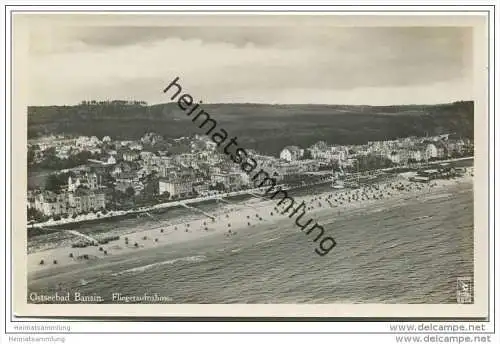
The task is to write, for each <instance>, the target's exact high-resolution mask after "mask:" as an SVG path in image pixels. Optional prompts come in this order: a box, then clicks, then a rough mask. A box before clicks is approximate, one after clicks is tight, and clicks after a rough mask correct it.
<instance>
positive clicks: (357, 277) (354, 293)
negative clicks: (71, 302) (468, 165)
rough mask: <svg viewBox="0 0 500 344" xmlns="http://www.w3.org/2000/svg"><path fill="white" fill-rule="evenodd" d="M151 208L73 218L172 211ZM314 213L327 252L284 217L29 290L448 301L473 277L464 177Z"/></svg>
mask: <svg viewBox="0 0 500 344" xmlns="http://www.w3.org/2000/svg"><path fill="white" fill-rule="evenodd" d="M322 188H323V189H322V190H306V191H301V192H302V193H311V192H318V191H325V190H327V188H328V186H322ZM247 201H248V199H240V200H236V201H234V202H247ZM217 206H218V205H216V204H215V205H214V204H209V205H206V207H208V208H210V209H214V207H217ZM179 211H181V210H179ZM186 211H187V210H186V209H184V210H182V212H186ZM181 215H182V214H181ZM181 215H178V216H181ZM155 216H157V219H156V220H155V221H153V220H152V219H150V218H132V219H130V218H129V219H113V220H108V221H107V222H102V223H99V222H98V223H87V224H82V225H79V226H83V227H85V228H86V229H87V230H89V231H92V230H95V231H99V230H102V228H104V229H106V228H109V227H113V228H124V229H126V228H131V227H134V228H135V229H137V228H138V227H139V228H140V227H141V226H142V228H144V229H149V228H150V227H151V226H153V225H156V226H158V225H159V224H161V222H162V221H168V219H169V217H172V216H173V215H172V213H171V212H168V211H167V212H166V213H164V214H158V215H155ZM182 216H185V214H184V215H182ZM316 221H317V222H318V223H320V224H321V225H323V227H324V228H325V230H326V232H327V233H328V235H330V236H331V237H333V238H334V239H335V241H336V242H337V246H336V247H334V248H333V249H332V250H331V251H330V252H329V253H328V254H327V255H325V256H319V255H318V254H317V253H315V251H314V249H315V248H316V247H317V243H314V242H313V241H312V239H313V238H310V237H308V236H307V235H306V234H305V233H304V232H301V231H300V228H298V227H297V226H296V225H295V224H294V222H293V221H292V220H290V221H289V223H281V224H280V225H279V226H278V225H276V224H270V223H269V224H262V225H261V226H258V227H254V228H252V229H245V230H244V231H243V232H241V233H238V235H232V236H230V237H229V236H224V235H222V234H221V235H218V234H217V235H216V234H214V235H213V236H208V237H205V238H204V239H203V240H193V241H189V242H182V243H178V244H175V245H170V246H163V247H158V248H153V249H149V250H144V251H138V252H136V253H133V254H131V255H127V256H126V257H120V259H114V258H118V257H110V259H109V260H108V259H107V260H104V261H103V262H97V263H94V262H90V263H89V265H85V264H83V265H79V266H76V267H75V266H71V267H66V268H62V269H59V270H51V271H50V272H47V273H41V274H37V275H35V276H32V277H30V278H29V279H28V295H29V294H30V293H32V292H36V293H38V294H54V293H55V292H58V293H65V292H71V293H74V292H80V293H81V294H82V295H99V296H101V297H102V298H103V299H104V301H103V303H122V302H118V301H113V299H112V294H113V293H115V294H117V293H119V294H121V296H130V297H134V296H135V297H137V296H142V295H145V294H146V295H155V294H156V295H158V296H160V297H162V300H163V301H162V302H163V303H176V304H230V303H239V304H245V303H249V304H253V303H259V304H265V303H270V304H277V303H283V304H286V303H293V304H297V303H307V304H330V303H349V304H356V303H387V304H419V303H424V304H454V303H457V300H456V283H457V278H461V277H470V278H472V279H473V277H474V276H473V272H474V267H473V261H474V257H473V241H474V240H473V238H474V231H473V192H472V183H467V184H464V183H461V184H456V185H451V186H448V187H446V188H444V189H441V190H440V191H439V192H438V193H432V194H427V195H420V196H419V197H417V198H415V197H408V198H406V199H404V200H402V201H397V202H390V201H387V202H381V203H380V204H374V205H371V206H369V207H365V208H362V209H359V210H354V211H349V212H346V213H342V212H337V211H332V212H331V213H329V214H328V215H325V216H323V217H321V218H316ZM28 301H29V298H28ZM135 302H136V303H148V302H149V301H147V300H144V301H135Z"/></svg>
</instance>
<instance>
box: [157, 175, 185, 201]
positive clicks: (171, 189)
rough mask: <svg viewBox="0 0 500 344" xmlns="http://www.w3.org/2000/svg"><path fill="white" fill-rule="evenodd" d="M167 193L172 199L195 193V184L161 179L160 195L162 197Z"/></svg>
mask: <svg viewBox="0 0 500 344" xmlns="http://www.w3.org/2000/svg"><path fill="white" fill-rule="evenodd" d="M166 192H168V193H169V195H170V198H172V197H176V196H185V195H187V194H190V193H192V192H193V182H192V181H181V180H165V179H160V181H159V193H160V195H162V194H164V193H166Z"/></svg>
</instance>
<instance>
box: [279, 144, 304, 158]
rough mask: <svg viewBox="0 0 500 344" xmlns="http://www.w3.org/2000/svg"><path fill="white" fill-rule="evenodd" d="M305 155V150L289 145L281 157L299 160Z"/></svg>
mask: <svg viewBox="0 0 500 344" xmlns="http://www.w3.org/2000/svg"><path fill="white" fill-rule="evenodd" d="M303 155H304V150H303V149H300V148H299V147H297V146H287V147H285V148H283V150H282V151H281V153H280V158H281V159H283V160H286V161H295V160H299V159H300V158H301V157H302V156H303Z"/></svg>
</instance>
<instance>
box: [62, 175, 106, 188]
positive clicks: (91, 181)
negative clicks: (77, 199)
mask: <svg viewBox="0 0 500 344" xmlns="http://www.w3.org/2000/svg"><path fill="white" fill-rule="evenodd" d="M99 184H100V183H99V178H98V176H97V174H95V173H88V172H85V173H84V174H82V175H80V176H77V177H75V178H72V177H71V176H69V177H68V191H69V192H73V191H75V190H76V189H78V187H80V186H81V187H84V188H87V189H90V190H95V189H98V188H99Z"/></svg>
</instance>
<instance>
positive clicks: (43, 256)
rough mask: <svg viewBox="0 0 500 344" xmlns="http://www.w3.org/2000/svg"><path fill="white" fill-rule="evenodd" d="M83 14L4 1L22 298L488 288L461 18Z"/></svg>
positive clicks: (262, 299) (275, 300)
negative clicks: (19, 194)
mask: <svg viewBox="0 0 500 344" xmlns="http://www.w3.org/2000/svg"><path fill="white" fill-rule="evenodd" d="M97 16H98V15H96V14H85V15H83V14H82V15H76V14H74V15H73V14H44V15H40V16H37V15H32V16H31V17H30V16H28V15H26V16H24V17H23V16H22V15H20V18H19V22H18V24H19V26H22V27H23V30H24V31H23V32H24V34H25V35H24V37H25V41H26V44H25V49H24V50H22V51H23V52H24V54H25V55H24V56H23V57H22V61H23V66H25V67H26V68H25V69H24V70H23V71H22V73H23V83H24V84H23V85H24V86H23V89H24V92H25V97H24V103H23V104H25V105H26V106H25V107H23V108H19V110H20V111H24V112H25V114H24V115H25V116H26V128H25V135H26V137H25V138H23V140H24V139H25V141H23V142H24V143H25V148H26V155H25V156H26V162H23V164H24V169H25V171H27V173H26V179H23V181H24V182H23V183H25V185H26V186H25V189H23V190H25V204H24V207H23V208H22V209H21V210H20V211H21V212H24V224H23V223H22V222H20V223H18V224H17V226H16V227H15V228H14V229H13V236H15V235H16V233H18V234H19V236H22V235H24V234H21V233H22V232H25V233H26V234H25V237H26V240H25V241H23V245H24V247H20V246H19V247H15V248H13V250H16V249H17V250H19V251H20V252H22V251H25V252H26V254H25V260H24V262H23V263H18V264H23V265H24V266H23V269H26V274H25V276H24V277H23V279H24V280H25V282H24V283H25V290H18V291H17V292H18V293H20V294H22V298H23V302H24V303H26V304H27V306H31V307H35V306H36V308H31V309H36V310H37V312H40V313H41V314H44V309H45V308H44V307H47V305H51V307H52V308H51V309H55V308H54V307H57V306H58V305H72V306H71V307H72V309H73V310H74V312H72V314H73V313H77V311H76V310H77V309H78V307H83V306H82V305H93V304H98V305H101V306H102V309H103V311H104V310H105V309H106V307H110V308H109V309H111V307H115V306H117V305H135V306H136V307H138V309H140V307H147V306H150V305H162V309H163V310H164V311H165V312H170V311H169V308H168V307H169V305H176V306H177V307H179V305H187V306H188V305H207V306H209V305H234V306H235V307H237V306H239V305H246V306H248V307H250V305H269V306H272V305H276V306H277V307H278V306H279V305H284V304H285V305H286V304H287V305H297V306H300V305H313V306H314V305H317V306H321V305H333V306H335V305H353V306H356V305H373V304H378V305H382V306H391V305H393V306H395V305H410V306H411V305H414V306H418V305H443V306H453V305H456V306H457V307H462V308H460V309H462V310H464V309H467V307H474V305H476V306H478V303H477V298H478V297H480V298H482V300H484V299H485V298H486V297H487V290H486V289H485V288H486V282H485V279H484V276H482V277H481V284H480V285H478V284H477V283H478V282H477V279H478V276H477V265H475V264H478V263H477V262H478V261H482V262H486V260H487V254H488V253H487V252H488V251H487V244H486V243H485V241H484V238H485V235H487V234H485V233H486V232H487V228H483V232H482V233H483V234H481V235H479V236H478V234H477V230H478V229H477V228H475V221H477V213H475V211H476V212H477V211H483V213H482V214H483V215H482V217H485V221H487V216H488V215H487V206H486V207H481V209H478V208H477V204H478V203H476V202H478V198H481V199H482V200H481V201H480V202H482V203H480V204H482V205H484V204H487V196H485V194H486V193H487V190H483V191H481V190H478V188H477V178H478V175H481V174H480V173H482V176H483V177H484V176H485V175H486V178H487V171H486V170H485V169H484V168H483V170H482V172H481V171H479V170H478V157H480V158H481V159H486V158H487V153H485V152H484V150H483V152H482V153H481V154H479V155H478V152H479V148H478V143H477V140H483V142H484V136H483V137H482V138H481V137H477V135H478V133H480V134H479V135H480V136H482V135H483V134H481V133H484V134H485V135H486V133H487V131H488V127H487V113H486V111H485V110H484V109H485V106H484V104H483V105H482V107H479V108H478V101H477V97H478V92H477V88H478V84H479V83H481V82H483V81H482V80H483V79H481V78H478V77H477V73H476V71H477V68H476V67H475V65H477V63H478V62H482V61H483V60H481V59H479V58H478V56H482V55H477V53H478V51H480V49H478V48H477V47H478V45H477V44H478V42H477V37H480V38H481V37H482V36H481V35H478V34H477V29H475V28H474V26H473V25H468V24H467V20H466V19H467V18H465V19H464V21H463V22H461V21H460V18H459V19H457V20H454V21H452V25H450V24H448V25H438V24H432V23H433V22H429V24H425V25H407V24H405V21H399V22H397V23H396V24H394V25H370V24H368V23H369V21H368V20H364V19H362V18H360V20H354V19H355V18H351V19H353V20H350V21H349V23H350V24H349V25H346V24H345V20H344V21H339V22H338V23H336V21H335V19H333V18H320V19H321V20H319V19H318V18H313V16H302V17H300V18H298V16H295V17H294V16H288V17H287V16H286V15H283V16H280V17H281V18H276V16H274V17H273V16H270V17H267V18H256V17H255V16H253V17H252V16H250V15H247V16H240V17H238V16H219V17H217V16H209V15H205V16H193V15H191V16H190V15H182V16H177V17H175V18H174V17H173V16H170V17H168V16H164V18H162V15H156V16H155V18H153V19H152V20H150V21H148V20H147V18H146V20H138V18H139V17H141V15H137V16H136V17H134V15H125V16H122V17H120V18H119V20H118V19H117V20H114V21H113V20H112V21H111V22H110V23H106V22H105V21H104V20H103V17H106V15H104V16H101V17H99V18H97ZM73 17H75V18H73ZM111 17H112V15H110V18H111ZM200 17H201V18H200ZM136 19H137V20H136ZM143 19H144V18H143ZM379 22H380V21H379ZM388 22H389V21H388ZM476 22H477V21H476ZM479 22H481V21H479ZM483 38H484V37H483ZM485 44H486V43H483V45H485ZM475 47H476V48H475ZM14 48H15V43H14ZM14 63H15V60H14ZM482 69H484V68H482ZM486 87H487V85H483V86H482V89H485V88H486ZM478 109H480V110H479V111H478ZM481 126H482V127H481ZM475 134H476V135H475ZM475 136H476V137H475ZM483 149H484V144H483ZM21 156H23V155H21ZM14 159H15V157H14ZM485 163H486V162H485V161H483V164H485ZM485 173H486V174H485ZM483 180H484V178H483ZM484 182H485V183H486V182H487V181H486V180H484ZM483 185H484V184H483ZM21 187H24V185H21V186H19V188H21ZM19 207H21V206H19ZM475 214H476V215H475ZM483 223H484V221H483ZM475 230H476V232H475ZM478 242H480V243H481V245H482V246H481V247H486V249H485V250H479V249H478V246H476V245H478ZM478 252H479V254H482V255H483V256H482V258H480V257H478ZM482 271H483V275H484V270H482ZM478 293H483V294H478ZM481 304H482V305H483V304H484V302H481ZM64 307H65V308H63V307H62V306H61V308H60V309H61V310H60V313H61V315H65V314H66V313H64V312H65V310H67V309H69V308H68V307H69V306H64ZM94 309H95V308H94ZM113 309H118V308H113ZM129 309H130V308H129ZM172 309H173V308H172ZM234 309H237V308H234ZM449 309H450V308H448V310H449ZM476 309H477V308H476ZM35 313H36V312H35ZM41 314H40V315H41ZM169 314H170V313H169ZM174 314H181V315H182V314H184V313H182V312H178V313H176V312H174ZM204 314H207V312H205V313H204ZM208 314H210V312H208ZM301 314H302V313H300V312H299V313H295V314H292V316H301ZM371 314H372V315H373V316H375V315H376V314H377V310H376V309H375V310H374V312H373V313H371ZM32 315H34V314H32ZM123 315H129V316H130V315H133V314H123ZM401 316H404V314H401Z"/></svg>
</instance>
